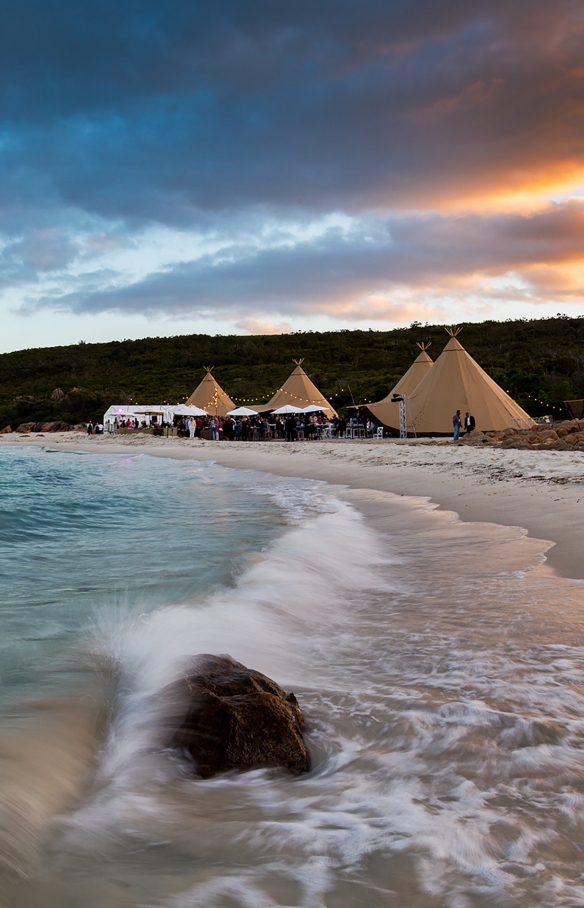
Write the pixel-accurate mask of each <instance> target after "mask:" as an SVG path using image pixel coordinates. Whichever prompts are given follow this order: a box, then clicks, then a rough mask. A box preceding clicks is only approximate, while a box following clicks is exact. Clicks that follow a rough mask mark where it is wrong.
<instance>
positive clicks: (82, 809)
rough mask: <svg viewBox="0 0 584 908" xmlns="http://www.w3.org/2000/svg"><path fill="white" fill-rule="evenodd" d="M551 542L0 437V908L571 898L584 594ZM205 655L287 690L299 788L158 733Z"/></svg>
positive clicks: (393, 506) (178, 466) (201, 469)
mask: <svg viewBox="0 0 584 908" xmlns="http://www.w3.org/2000/svg"><path fill="white" fill-rule="evenodd" d="M364 515H365V516H364ZM545 550H546V544H545V543H542V542H541V541H538V540H532V539H529V538H528V537H527V536H526V534H525V533H524V532H523V531H522V530H521V529H518V528H504V527H497V526H493V525H488V524H464V523H462V522H460V521H459V520H458V519H457V518H456V516H455V515H453V514H449V513H444V512H440V511H437V510H436V509H435V508H433V507H432V506H431V505H430V504H429V503H428V502H427V501H425V500H423V499H405V498H402V497H398V496H392V495H386V494H380V493H376V492H368V491H362V492H351V491H349V490H345V491H344V492H342V491H339V490H335V489H333V488H332V487H329V486H327V485H326V484H323V483H316V482H315V483H311V482H306V481H295V480H286V479H282V478H278V477H271V476H267V475H265V474H261V473H254V472H237V471H230V470H226V469H223V468H221V467H219V466H217V465H213V464H205V465H200V464H196V463H193V462H184V461H181V462H175V461H172V460H166V459H164V460H163V459H156V458H152V457H148V456H144V455H141V456H108V455H99V456H97V455H96V456H90V455H74V454H65V453H62V452H54V451H50V450H44V451H42V450H39V449H19V450H1V451H0V681H1V688H0V906H1V908H33V906H34V908H38V906H42V908H45V906H46V908H134V906H136V908H137V906H144V908H154V906H168V908H195V906H196V908H198V906H201V908H203V906H204V908H215V906H216V908H244V906H245V908H275V906H284V905H285V906H302V908H313V906H314V908H349V906H357V905H367V906H371V908H378V906H379V908H380V906H382V905H383V906H387V905H396V906H400V908H414V906H415V908H422V906H423V908H446V906H448V908H451V906H452V908H483V906H485V908H486V906H505V908H507V906H509V908H512V906H513V908H515V906H526V908H527V906H529V908H532V906H550V908H551V906H576V905H584V867H583V865H582V851H583V847H584V834H583V833H584V830H583V824H584V637H583V628H584V623H583V618H584V587H583V585H582V584H581V583H577V582H574V581H567V580H562V579H561V578H557V577H554V576H553V575H552V574H551V572H549V571H548V570H547V569H546V568H545V564H544V553H545ZM201 652H212V653H230V654H231V655H232V656H233V657H234V658H236V659H238V660H240V661H242V662H244V663H245V664H247V665H249V666H250V667H253V668H256V669H258V670H260V671H263V672H265V673H266V674H268V675H270V676H271V677H273V678H274V679H275V680H276V681H278V683H280V684H281V685H282V686H283V687H285V688H286V689H288V690H292V691H294V692H295V693H296V695H297V697H298V700H299V703H300V705H301V707H302V709H303V711H304V713H305V716H306V720H307V740H308V745H309V748H310V751H311V754H312V759H313V769H312V771H311V772H310V773H309V774H308V775H306V776H305V777H302V778H290V777H288V776H285V775H283V774H280V773H278V772H274V771H267V770H262V771H256V772H251V773H245V774H226V775H224V776H220V777H216V778H215V779H212V780H209V781H201V780H197V779H195V778H193V777H192V775H191V774H190V771H189V768H188V766H186V765H185V764H184V763H183V762H182V761H181V760H180V759H179V758H178V757H177V756H176V754H173V753H172V752H170V751H168V750H166V749H165V748H164V747H163V746H162V743H161V740H162V739H161V728H160V704H159V700H158V699H157V693H158V692H159V691H160V690H161V689H162V688H163V687H164V686H165V685H166V684H168V683H169V682H170V681H172V680H174V679H175V678H177V677H178V676H179V675H180V673H181V670H182V669H183V667H184V665H185V664H188V660H189V658H190V657H192V656H193V655H195V654H197V653H201Z"/></svg>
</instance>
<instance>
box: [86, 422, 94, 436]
mask: <svg viewBox="0 0 584 908" xmlns="http://www.w3.org/2000/svg"><path fill="white" fill-rule="evenodd" d="M92 432H93V423H92V422H91V420H89V422H88V423H87V434H88V435H91V433H92Z"/></svg>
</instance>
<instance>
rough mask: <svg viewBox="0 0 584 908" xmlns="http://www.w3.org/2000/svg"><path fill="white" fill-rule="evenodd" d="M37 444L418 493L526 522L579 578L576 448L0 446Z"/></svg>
mask: <svg viewBox="0 0 584 908" xmlns="http://www.w3.org/2000/svg"><path fill="white" fill-rule="evenodd" d="M26 444H35V445H44V446H46V447H50V448H58V449H60V450H75V451H87V452H97V451H106V450H107V451H109V452H111V453H115V452H120V453H121V452H124V451H127V450H128V448H130V449H133V450H142V451H144V452H145V453H146V452H147V453H148V454H152V455H155V456H159V457H173V458H181V459H182V458H187V459H194V460H206V461H209V460H212V461H216V462H217V463H220V464H223V465H224V466H228V467H234V468H237V469H256V470H264V471H267V472H270V473H275V474H278V475H283V476H298V477H303V478H310V479H319V480H326V481H327V482H330V483H335V484H340V485H343V486H350V487H353V488H358V489H367V488H369V489H376V490H381V491H385V492H394V493H396V494H401V495H416V496H426V497H428V498H429V499H431V500H432V501H433V502H435V503H436V504H438V505H439V506H440V507H442V508H446V509H448V510H452V511H455V512H456V513H458V514H459V515H460V517H461V518H462V519H463V520H468V521H488V522H492V523H498V524H503V525H506V526H522V527H525V528H526V529H527V530H528V532H529V534H530V535H531V536H533V537H535V538H538V539H545V540H549V541H551V542H552V543H554V545H553V547H552V548H551V549H550V550H549V551H548V555H547V558H548V565H549V566H550V567H552V568H553V569H554V570H555V571H557V573H559V574H561V575H563V576H565V577H572V578H577V579H584V543H583V539H582V528H583V516H584V453H581V452H577V451H574V452H572V451H516V450H512V449H511V450H501V449H497V448H486V449H482V448H475V447H472V448H471V447H466V446H457V445H454V444H452V442H450V441H449V440H446V441H444V442H441V443H439V444H436V443H435V442H434V443H433V444H431V445H428V444H425V443H424V442H422V441H411V442H398V441H388V440H386V441H377V442H368V441H367V442H365V441H347V442H345V441H330V442H303V443H288V444H287V443H285V442H268V443H261V442H247V443H245V442H228V441H225V442H211V441H201V440H198V439H196V440H193V441H190V440H185V439H179V438H153V437H152V436H150V435H142V434H136V435H122V436H100V437H93V438H91V439H88V437H87V436H86V435H85V434H82V433H80V432H68V433H55V434H50V435H46V436H43V435H28V436H27V435H16V434H13V435H1V436H0V445H1V446H3V447H4V446H8V445H10V446H12V445H19V446H20V445H26Z"/></svg>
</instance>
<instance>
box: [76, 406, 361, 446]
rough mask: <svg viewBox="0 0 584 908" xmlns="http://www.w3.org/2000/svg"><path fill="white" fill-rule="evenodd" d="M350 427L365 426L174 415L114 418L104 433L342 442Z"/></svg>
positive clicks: (315, 419) (301, 416) (305, 418)
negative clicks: (147, 432) (169, 418)
mask: <svg viewBox="0 0 584 908" xmlns="http://www.w3.org/2000/svg"><path fill="white" fill-rule="evenodd" d="M353 424H358V425H360V426H363V427H365V425H366V424H365V423H364V422H363V421H362V420H361V417H360V416H359V415H356V416H354V417H352V418H350V419H346V418H344V417H338V416H336V417H334V418H330V419H329V418H328V417H327V416H326V414H325V413H324V412H320V413H310V414H309V413H290V414H287V415H275V414H266V415H262V414H259V413H258V414H257V415H256V416H223V417H221V416H196V417H195V416H180V415H176V416H174V418H173V420H172V422H166V421H164V420H160V419H159V418H158V417H157V416H154V415H153V416H151V417H150V424H149V425H148V424H147V423H146V421H145V420H141V421H140V420H138V418H137V417H127V418H126V417H116V418H115V420H114V421H113V423H111V424H109V425H108V429H109V430H110V431H112V432H113V433H114V434H115V433H117V432H118V431H120V430H126V429H133V430H140V429H146V428H151V429H152V431H153V434H154V435H168V434H173V435H174V434H176V435H178V436H179V438H208V439H210V440H211V441H219V440H223V439H225V440H228V441H268V440H269V439H278V440H280V441H284V440H285V441H315V440H317V439H319V438H323V437H324V438H344V437H345V434H346V432H347V429H348V428H349V427H352V426H353ZM366 428H367V429H368V430H369V431H373V430H374V429H375V426H373V424H371V425H367V426H366ZM101 431H103V426H102V427H101ZM87 432H88V434H89V435H91V434H92V432H95V433H96V434H99V433H98V431H97V428H96V427H95V426H94V425H93V424H92V423H89V424H88V427H87Z"/></svg>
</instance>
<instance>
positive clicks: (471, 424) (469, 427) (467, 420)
mask: <svg viewBox="0 0 584 908" xmlns="http://www.w3.org/2000/svg"><path fill="white" fill-rule="evenodd" d="M475 426H476V422H475V418H474V416H471V415H470V413H469V411H468V410H467V411H466V413H465V415H464V429H465V432H466V434H467V435H468V433H469V432H472V431H473V429H474V428H475Z"/></svg>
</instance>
